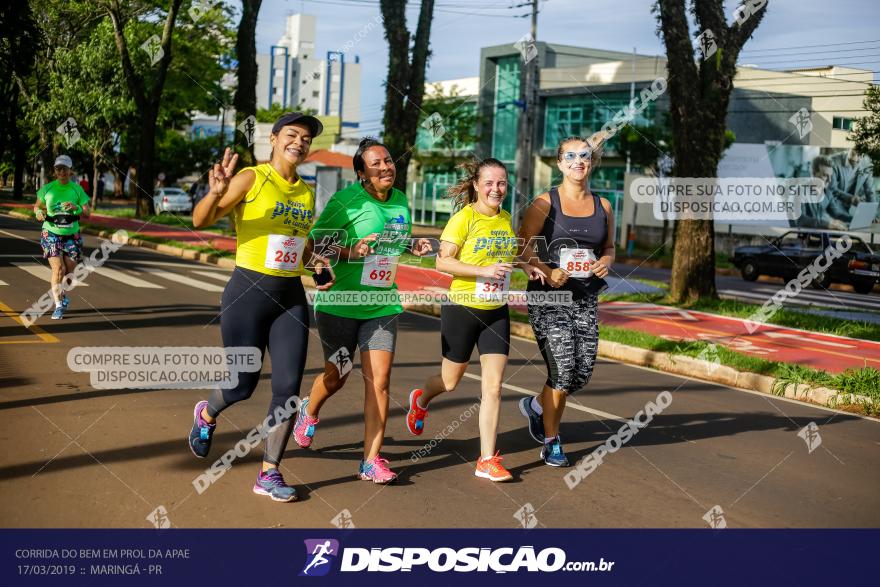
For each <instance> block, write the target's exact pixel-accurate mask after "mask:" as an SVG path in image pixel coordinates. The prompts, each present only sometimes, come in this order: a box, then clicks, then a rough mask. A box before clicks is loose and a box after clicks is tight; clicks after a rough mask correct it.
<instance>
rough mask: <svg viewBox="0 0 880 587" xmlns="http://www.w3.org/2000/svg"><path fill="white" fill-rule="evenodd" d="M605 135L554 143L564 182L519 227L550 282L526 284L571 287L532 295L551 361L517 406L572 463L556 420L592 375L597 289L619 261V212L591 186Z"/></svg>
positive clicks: (547, 446)
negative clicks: (565, 298) (557, 298)
mask: <svg viewBox="0 0 880 587" xmlns="http://www.w3.org/2000/svg"><path fill="white" fill-rule="evenodd" d="M604 140H605V137H604V136H600V135H598V134H597V135H593V136H592V137H590V138H581V137H568V138H565V139H563V140H562V141H560V143H559V145H558V147H557V162H556V164H557V166H558V167H559V170H560V171H561V172H562V176H563V179H562V184H561V185H559V186H555V187H553V188H551V189H550V191H549V192H547V193H544V194H541V195H540V196H538V197H537V198H535V200H534V202H532V205H531V206H529V208H528V209H527V210H526V212H525V216H524V218H523V222H522V226H521V228H520V233H519V237H520V242H521V243H524V246H523V247H522V250H521V253H520V260H521V261H522V262H529V263H531V264H532V265H535V266H537V267H538V268H540V269H541V270H542V271H544V273H545V274H546V275H548V278H547V280H546V285H543V286H542V285H541V284H540V283H539V282H530V283H529V291H530V292H538V291H541V290H554V291H568V292H571V303H567V304H548V303H538V302H539V301H538V300H537V299H534V298H533V297H532V296H530V298H529V304H528V307H529V322H530V323H531V325H532V329H533V330H534V332H535V339H536V340H537V342H538V346H539V347H540V349H541V354H542V355H543V357H544V362H545V363H546V365H547V381H546V382H545V384H544V388H543V390H542V391H541V394H540V395H539V396H538V397H535V398H523V399H522V400H521V401H520V411H521V412H522V414H523V415H524V416H525V417H526V418H527V419H528V421H529V432H530V433H531V435H532V438H534V439H535V440H536V441H538V442H541V443H542V444H543V448H542V450H541V458H542V459H543V460H544V462H545V463H546V464H548V465H552V466H556V467H560V466H561V467H566V466H568V465H569V464H570V463H569V462H568V459H567V458H566V457H565V452H564V451H563V449H562V441H561V440H560V438H559V422H560V421H561V419H562V412H563V410H564V409H565V400H566V397H567V396H568V394H571V393H574V392H576V391H578V390H579V389H581V388H582V387H583V386H584V385H586V384H587V382H588V381H589V380H590V378H591V376H592V373H593V365H594V363H595V362H596V352H597V350H598V347H599V328H598V294H599V292H601V291H602V290H603V289H605V288H606V287H607V284H606V283H605V279H604V278H605V276H607V275H608V268H609V267H611V264H612V263H614V215H613V212H612V210H611V204H610V203H609V202H608V200H606V199H604V198H600V197H598V196H596V195H595V194H593V193H592V192H591V191H590V187H589V179H590V173H591V172H592V170H593V169H594V168H595V166H596V165H597V163H598V159H599V155H600V154H601V148H602V144H603V143H604Z"/></svg>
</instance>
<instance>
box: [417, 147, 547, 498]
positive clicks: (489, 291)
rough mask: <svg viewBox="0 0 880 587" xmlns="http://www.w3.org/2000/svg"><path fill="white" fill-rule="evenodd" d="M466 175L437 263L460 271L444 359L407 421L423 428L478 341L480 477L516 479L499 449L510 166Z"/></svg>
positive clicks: (454, 192) (497, 164) (536, 273)
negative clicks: (430, 410) (432, 404)
mask: <svg viewBox="0 0 880 587" xmlns="http://www.w3.org/2000/svg"><path fill="white" fill-rule="evenodd" d="M462 168H463V169H464V171H465V177H464V178H462V179H461V180H460V181H459V182H458V183H457V184H455V185H454V186H452V187H451V188H449V190H448V192H447V195H448V196H450V197H451V198H453V199H454V200H455V202H456V207H457V208H459V210H458V212H456V213H455V214H454V215H453V216H452V218H450V219H449V222H448V223H447V224H446V228H445V229H444V230H443V234H442V235H441V236H440V252H439V254H438V256H437V269H438V270H439V271H445V272H447V273H451V274H452V275H453V280H452V285H451V286H450V287H449V302H450V303H448V304H445V305H444V306H443V307H442V309H441V312H440V320H441V326H440V331H441V341H442V348H443V362H442V364H441V368H440V373H439V374H438V375H434V376H433V377H431V378H430V379H428V381H427V383H426V384H425V388H424V389H414V390H413V391H412V393H410V396H409V411H408V412H407V416H406V426H407V428H408V429H409V431H410V433H412V434H414V435H416V436H418V435H420V434H421V433H422V432H423V431H424V425H425V418H426V417H427V409H428V403H429V402H430V401H431V400H432V399H433V398H434V397H436V396H438V395H440V394H441V393H443V392H446V391H452V390H454V389H455V387H456V386H457V385H458V383H459V382H460V381H461V378H462V377H463V376H464V372H465V370H466V369H467V366H468V362H469V361H470V358H471V353H472V352H473V350H474V346H475V345H476V347H477V349H478V351H479V353H480V365H481V367H482V397H481V400H480V458H479V459H478V460H477V468H476V471H475V473H474V474H475V475H476V476H477V477H483V478H485V479H490V480H492V481H508V480H510V479H511V478H512V477H511V475H510V473H509V472H508V471H507V469H505V468H504V466H502V464H501V456H500V452H499V451H497V450H496V448H495V439H496V436H497V432H498V417H499V414H500V412H501V382H502V380H503V378H504V369H505V367H506V366H507V355H508V353H509V351H510V312H509V310H508V308H507V300H506V294H507V291H508V289H509V287H510V273H511V271H512V270H513V262H514V259H515V258H516V252H517V237H516V233H515V232H514V231H513V227H512V226H511V224H510V214H509V213H508V212H507V211H505V210H502V209H501V204H502V202H504V197H505V196H506V195H507V168H505V167H504V164H503V163H501V161H498V160H497V159H491V158H490V159H483V160H482V161H479V162H476V161H474V162H470V163H465V164H464V165H462ZM521 267H522V268H523V269H524V270H525V271H526V274H527V275H528V276H529V279H541V280H543V278H544V274H543V273H542V272H541V271H540V270H539V269H538V268H536V267H533V266H531V265H528V264H521Z"/></svg>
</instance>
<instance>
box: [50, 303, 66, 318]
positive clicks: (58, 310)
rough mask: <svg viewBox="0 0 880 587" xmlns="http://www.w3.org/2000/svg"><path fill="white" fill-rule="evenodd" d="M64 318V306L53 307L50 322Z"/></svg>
mask: <svg viewBox="0 0 880 587" xmlns="http://www.w3.org/2000/svg"><path fill="white" fill-rule="evenodd" d="M63 317H64V306H63V305H62V306H55V311H54V312H52V320H61V319H62V318H63Z"/></svg>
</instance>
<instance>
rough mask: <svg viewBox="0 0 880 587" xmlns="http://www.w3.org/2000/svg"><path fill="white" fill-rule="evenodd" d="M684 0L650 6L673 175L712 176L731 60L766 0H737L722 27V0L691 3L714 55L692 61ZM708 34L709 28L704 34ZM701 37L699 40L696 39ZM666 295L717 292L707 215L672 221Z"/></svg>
mask: <svg viewBox="0 0 880 587" xmlns="http://www.w3.org/2000/svg"><path fill="white" fill-rule="evenodd" d="M685 4H686V0H658V1H657V3H656V4H655V6H654V11H655V13H656V14H657V19H658V21H659V24H660V27H659V34H660V36H661V38H662V40H663V43H664V45H665V46H666V57H667V70H668V76H669V77H668V80H667V84H668V92H669V102H670V112H671V121H672V136H673V138H674V150H673V158H674V159H675V162H676V175H677V176H679V177H715V176H716V175H717V171H718V161H719V160H720V159H721V154H722V152H723V149H724V142H725V128H726V127H725V119H726V116H727V107H728V104H729V101H730V94H731V92H732V91H733V79H734V77H735V76H736V62H737V59H738V57H739V53H740V51H741V50H742V48H743V46H744V45H745V43H746V41H747V40H748V39H749V38H750V37H751V36H752V34H753V33H754V32H755V29H757V27H758V25H759V24H760V23H761V20H762V19H763V18H764V14H765V13H766V11H767V0H742V2H741V3H740V5H739V7H738V8H737V10H736V12H735V15H736V18H735V22H734V23H733V24H731V25H728V24H727V20H726V18H725V14H724V4H723V1H722V0H690V6H691V12H692V13H693V15H694V17H695V21H696V25H697V27H698V30H699V31H700V32H699V34H698V35H695V36H696V37H698V38H702V39H703V40H704V41H707V40H708V39H709V36H711V41H712V42H711V44H710V43H708V42H707V43H706V45H704V46H706V47H710V52H711V48H712V47H714V49H715V50H714V52H712V54H711V56H709V57H708V58H707V59H702V60H700V61H696V60H695V58H694V48H693V45H692V42H691V33H690V26H689V24H688V15H687V10H686V6H685ZM707 31H709V33H708V36H707V34H706V33H707ZM700 35H702V37H700ZM673 237H674V248H673V260H672V277H671V281H670V288H669V298H670V299H671V300H672V301H673V302H690V301H694V300H697V299H699V298H702V297H716V296H717V292H716V289H715V225H714V222H713V221H712V220H677V221H676V222H675V227H674V229H673Z"/></svg>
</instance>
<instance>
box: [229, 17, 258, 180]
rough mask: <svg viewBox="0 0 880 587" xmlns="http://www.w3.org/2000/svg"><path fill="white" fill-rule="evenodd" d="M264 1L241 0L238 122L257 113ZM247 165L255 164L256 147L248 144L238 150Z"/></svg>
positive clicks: (237, 39) (237, 42) (237, 50)
mask: <svg viewBox="0 0 880 587" xmlns="http://www.w3.org/2000/svg"><path fill="white" fill-rule="evenodd" d="M261 4H262V0H241V5H242V10H241V20H240V21H239V22H238V34H237V35H236V37H235V57H236V59H237V60H238V86H237V87H236V89H235V101H234V104H235V121H236V123H240V122H241V121H242V120H244V119H245V118H247V117H248V116H251V115H255V114H256V113H257V16H258V15H259V13H260V5H261ZM239 155H240V156H241V158H242V163H243V164H244V165H253V164H254V163H255V162H256V159H255V158H254V147H253V145H248V144H247V143H245V146H244V148H242V149H239Z"/></svg>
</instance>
